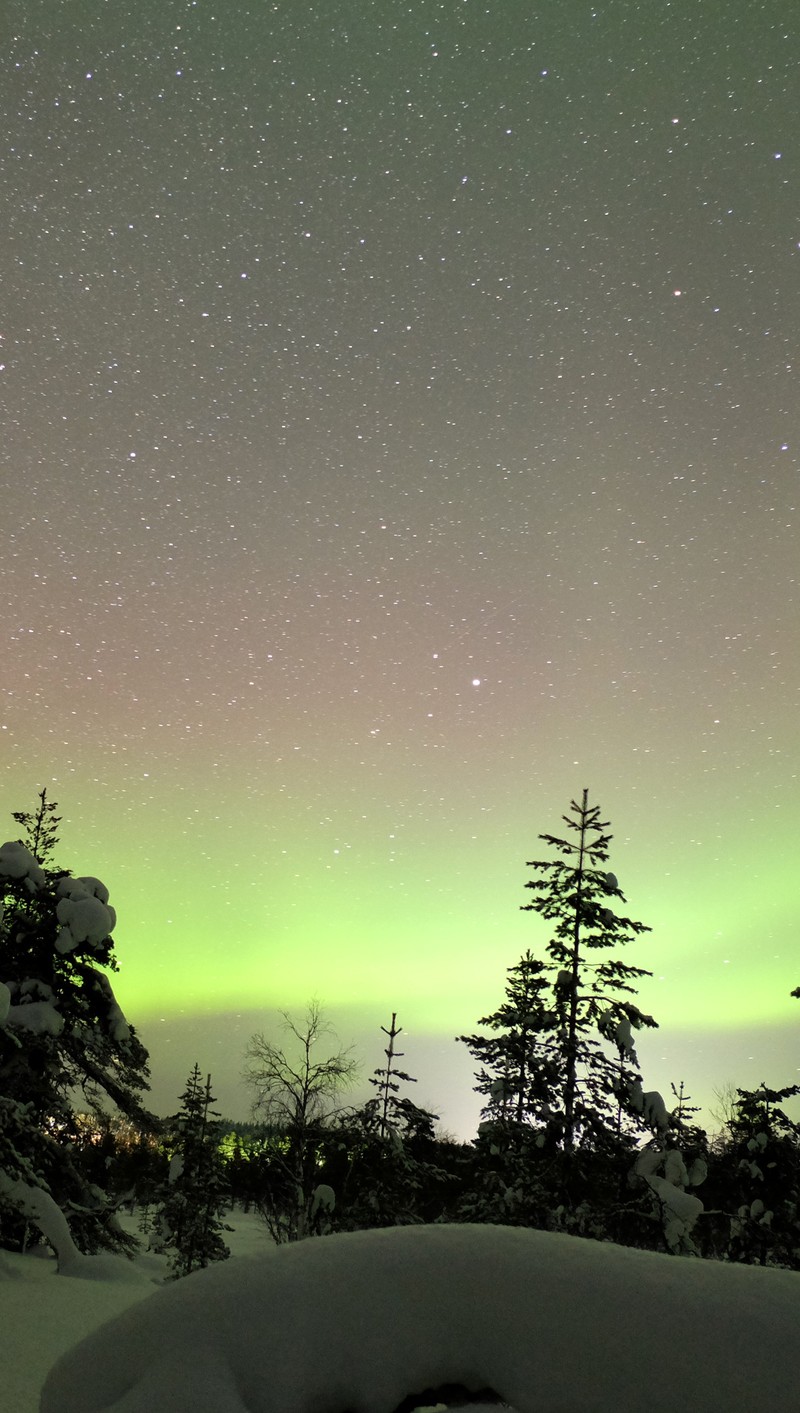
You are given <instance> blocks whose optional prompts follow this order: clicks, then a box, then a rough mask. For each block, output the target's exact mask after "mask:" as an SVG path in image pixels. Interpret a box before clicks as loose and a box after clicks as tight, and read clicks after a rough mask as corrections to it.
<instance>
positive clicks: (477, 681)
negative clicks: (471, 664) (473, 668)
mask: <svg viewBox="0 0 800 1413" xmlns="http://www.w3.org/2000/svg"><path fill="white" fill-rule="evenodd" d="M472 685H473V687H480V685H481V679H480V677H473V679H472Z"/></svg>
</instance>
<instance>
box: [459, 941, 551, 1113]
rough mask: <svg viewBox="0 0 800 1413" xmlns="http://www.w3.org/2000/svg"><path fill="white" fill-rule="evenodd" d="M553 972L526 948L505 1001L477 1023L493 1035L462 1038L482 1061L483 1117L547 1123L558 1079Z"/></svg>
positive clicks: (511, 973) (479, 1088)
mask: <svg viewBox="0 0 800 1413" xmlns="http://www.w3.org/2000/svg"><path fill="white" fill-rule="evenodd" d="M550 971H552V967H550V966H548V964H547V963H546V962H541V961H538V960H537V959H536V958H535V957H533V956H532V954H531V952H530V951H527V952H526V953H525V955H524V956H523V957H521V958H520V960H519V961H518V962H517V963H516V965H515V966H513V967H509V968H508V972H507V976H508V980H507V982H506V989H505V1000H504V1001H503V1002H502V1003H501V1005H500V1006H499V1007H498V1009H497V1010H496V1011H493V1012H492V1013H491V1015H488V1016H481V1019H480V1020H479V1021H478V1024H479V1025H484V1026H487V1027H488V1028H489V1029H490V1030H491V1031H492V1032H493V1033H492V1034H491V1035H489V1036H484V1035H459V1036H458V1039H459V1040H460V1041H462V1042H463V1043H464V1044H465V1045H466V1047H467V1049H468V1050H469V1052H470V1054H471V1055H472V1056H473V1058H474V1059H476V1060H477V1061H478V1063H479V1065H480V1069H479V1070H478V1071H477V1072H476V1076H475V1077H476V1079H477V1084H476V1085H475V1090H476V1092H477V1093H478V1094H483V1095H484V1096H485V1098H486V1101H487V1102H486V1104H485V1105H484V1107H483V1109H482V1111H481V1112H482V1116H483V1117H484V1118H485V1119H488V1120H491V1121H497V1120H500V1121H502V1122H503V1123H505V1124H510V1123H514V1124H530V1125H533V1126H534V1127H537V1128H539V1129H541V1130H543V1129H544V1128H546V1126H547V1124H548V1123H549V1120H550V1117H551V1115H552V1111H553V1102H554V1091H555V1087H556V1085H557V1082H558V1071H557V1065H556V1061H555V1058H554V1052H553V1046H552V1037H553V1030H554V1028H555V1025H556V1015H555V1012H554V1010H553V1007H552V999H551V996H550V984H549V981H548V972H550Z"/></svg>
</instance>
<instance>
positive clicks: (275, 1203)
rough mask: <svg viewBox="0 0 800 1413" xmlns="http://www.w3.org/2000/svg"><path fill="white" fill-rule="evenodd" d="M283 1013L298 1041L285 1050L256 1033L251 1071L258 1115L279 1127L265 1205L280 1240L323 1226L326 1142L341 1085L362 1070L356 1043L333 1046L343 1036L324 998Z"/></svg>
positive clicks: (249, 1054) (271, 1146) (248, 1077)
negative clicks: (317, 1209)
mask: <svg viewBox="0 0 800 1413" xmlns="http://www.w3.org/2000/svg"><path fill="white" fill-rule="evenodd" d="M281 1014H282V1016H283V1030H284V1031H285V1032H286V1033H287V1034H288V1035H289V1036H290V1037H291V1041H290V1046H289V1047H288V1048H287V1049H284V1048H283V1047H282V1046H280V1045H277V1044H276V1043H275V1042H274V1041H272V1040H270V1039H269V1038H268V1037H267V1036H266V1035H264V1034H263V1033H258V1034H256V1035H253V1036H252V1037H251V1039H250V1041H249V1043H248V1046H247V1050H246V1052H245V1061H246V1063H245V1070H244V1076H243V1077H244V1080H245V1082H246V1083H247V1084H248V1085H249V1086H250V1088H251V1090H252V1092H253V1114H254V1117H256V1118H258V1119H260V1120H262V1121H263V1122H264V1123H265V1124H266V1125H267V1126H268V1128H269V1130H270V1133H271V1137H270V1141H269V1143H268V1145H265V1149H266V1148H267V1147H268V1152H267V1151H265V1152H264V1158H265V1159H268V1162H267V1172H268V1185H267V1188H266V1191H265V1192H264V1193H263V1194H262V1197H261V1201H260V1204H259V1205H260V1207H261V1211H262V1213H263V1215H264V1218H265V1220H266V1222H267V1224H268V1226H269V1229H270V1232H271V1233H272V1236H273V1238H274V1240H275V1241H278V1242H283V1241H298V1240H300V1239H301V1238H302V1237H304V1236H307V1235H310V1234H311V1233H312V1232H313V1231H314V1229H315V1224H314V1218H313V1217H312V1209H313V1207H314V1193H315V1191H316V1188H317V1186H318V1169H317V1154H318V1149H319V1145H320V1142H321V1139H322V1136H323V1133H324V1130H325V1128H326V1126H327V1125H328V1124H329V1123H330V1121H331V1119H332V1118H333V1116H334V1114H335V1113H336V1111H337V1107H338V1100H339V1096H340V1094H341V1092H342V1091H343V1090H344V1089H347V1088H349V1087H350V1085H351V1084H353V1083H354V1081H355V1078H356V1074H357V1065H356V1062H355V1060H354V1058H353V1056H352V1052H351V1050H350V1049H343V1048H341V1047H339V1048H338V1049H335V1050H334V1051H333V1053H327V1052H328V1049H329V1046H330V1045H331V1044H336V1037H335V1036H334V1034H333V1031H332V1027H331V1026H330V1024H329V1023H328V1022H327V1021H326V1020H325V1018H324V1016H323V1013H322V1008H321V1006H320V1005H319V1002H317V1001H311V1002H310V1003H309V1005H308V1006H307V1008H306V1014H305V1021H304V1022H298V1021H295V1020H293V1019H292V1017H291V1015H289V1013H288V1012H287V1011H283V1012H281ZM321 1047H324V1048H323V1050H322V1053H321Z"/></svg>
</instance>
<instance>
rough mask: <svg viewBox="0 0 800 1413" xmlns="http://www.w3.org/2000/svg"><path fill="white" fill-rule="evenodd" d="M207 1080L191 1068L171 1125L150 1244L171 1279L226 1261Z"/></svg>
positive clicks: (224, 1191)
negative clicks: (164, 1255) (161, 1254)
mask: <svg viewBox="0 0 800 1413" xmlns="http://www.w3.org/2000/svg"><path fill="white" fill-rule="evenodd" d="M213 1103H214V1096H213V1094H212V1093H211V1075H209V1076H208V1078H207V1079H206V1082H205V1084H204V1083H203V1081H202V1079H201V1076H200V1069H199V1066H198V1065H197V1064H195V1066H194V1069H193V1070H192V1072H191V1074H190V1075H189V1078H188V1079H187V1081H186V1088H185V1089H184V1091H183V1093H182V1095H181V1107H180V1110H179V1112H178V1114H177V1116H176V1118H175V1121H174V1138H173V1143H174V1148H173V1154H172V1159H171V1162H170V1170H169V1177H168V1180H167V1184H166V1187H165V1189H164V1191H163V1193H162V1196H161V1201H160V1202H159V1203H158V1206H157V1210H156V1214H155V1221H154V1238H155V1239H154V1240H153V1241H152V1244H153V1245H155V1246H157V1247H158V1249H160V1250H162V1251H167V1252H168V1253H169V1258H170V1260H169V1268H170V1275H171V1277H172V1279H173V1280H177V1279H178V1278H179V1277H180V1276H188V1275H189V1274H190V1273H191V1272H192V1271H195V1270H197V1269H198V1268H200V1267H203V1266H207V1265H209V1263H210V1262H211V1261H224V1260H226V1259H227V1257H228V1256H230V1254H231V1253H230V1250H229V1248H228V1247H227V1246H226V1245H225V1241H224V1238H223V1235H222V1233H223V1232H224V1231H230V1227H226V1225H225V1223H224V1221H223V1216H224V1211H225V1208H226V1206H227V1203H228V1200H229V1191H228V1185H227V1182H226V1180H225V1172H224V1166H223V1162H222V1158H221V1155H220V1151H219V1139H220V1134H221V1125H220V1122H219V1115H218V1114H217V1113H216V1112H215V1111H214V1110H213V1109H212V1107H211V1106H212V1104H213Z"/></svg>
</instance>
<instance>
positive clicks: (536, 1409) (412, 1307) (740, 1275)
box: [41, 1226, 800, 1413]
mask: <svg viewBox="0 0 800 1413" xmlns="http://www.w3.org/2000/svg"><path fill="white" fill-rule="evenodd" d="M798 1328H800V1278H799V1277H798V1275H796V1274H795V1273H794V1272H791V1271H781V1270H761V1269H757V1268H753V1267H745V1266H730V1265H722V1264H719V1263H715V1262H710V1261H700V1260H691V1259H687V1258H683V1259H682V1258H679V1257H674V1256H665V1255H664V1256H662V1255H657V1254H654V1253H652V1252H647V1251H636V1250H631V1249H628V1248H624V1247H618V1246H612V1245H608V1244H604V1243H599V1242H591V1241H586V1240H581V1239H580V1238H577V1237H569V1236H561V1235H557V1234H554V1233H548V1232H538V1231H530V1230H526V1229H520V1228H511V1227H490V1226H429V1227H394V1228H390V1229H388V1230H381V1231H365V1232H354V1233H348V1234H346V1235H334V1236H328V1237H322V1238H320V1239H317V1240H311V1241H305V1242H301V1243H298V1244H297V1245H292V1246H284V1247H280V1248H276V1249H275V1250H274V1251H270V1252H268V1253H267V1254H266V1255H264V1256H262V1257H252V1258H244V1259H242V1260H240V1261H237V1262H235V1263H234V1262H231V1263H230V1264H228V1263H226V1264H224V1265H219V1266H214V1267H208V1268H207V1269H206V1270H203V1271H198V1272H196V1273H195V1274H193V1275H190V1276H188V1277H186V1278H185V1279H183V1280H181V1281H179V1282H177V1283H175V1284H173V1285H169V1286H165V1287H163V1288H162V1289H160V1290H158V1291H156V1292H155V1293H154V1294H153V1295H152V1296H150V1297H148V1298H146V1299H145V1300H144V1301H142V1302H141V1303H140V1304H138V1305H136V1306H135V1307H133V1308H131V1309H130V1310H127V1311H125V1313H124V1314H122V1315H120V1316H119V1317H118V1318H117V1319H115V1320H113V1321H110V1322H109V1323H108V1324H106V1325H104V1326H103V1327H102V1328H101V1329H100V1330H98V1331H97V1332H96V1333H95V1334H93V1335H91V1336H90V1337H89V1338H88V1339H86V1340H84V1341H83V1343H81V1344H80V1345H78V1346H77V1347H76V1348H75V1349H74V1350H72V1351H71V1352H70V1353H69V1354H67V1355H66V1356H64V1357H63V1358H62V1359H61V1360H60V1361H59V1362H58V1363H57V1364H56V1366H55V1368H54V1369H53V1370H52V1371H51V1373H50V1375H49V1377H48V1379H47V1382H46V1384H45V1388H44V1391H43V1394H42V1402H41V1410H42V1413H100V1410H110V1409H116V1410H118V1413H123V1411H124V1413H162V1410H164V1413H166V1411H167V1410H169V1413H243V1410H248V1413H343V1411H344V1410H346V1409H349V1410H353V1413H391V1410H393V1409H394V1408H396V1406H397V1405H398V1404H399V1403H400V1402H401V1400H402V1399H403V1398H404V1397H405V1396H407V1395H408V1394H411V1393H415V1392H418V1391H422V1390H424V1389H428V1388H436V1387H438V1386H440V1385H442V1384H446V1383H456V1384H461V1385H464V1386H465V1387H466V1388H468V1389H470V1390H478V1389H484V1388H487V1387H488V1388H490V1389H493V1390H494V1391H496V1393H497V1394H499V1395H500V1396H501V1397H502V1399H503V1400H505V1401H507V1402H509V1403H511V1404H512V1405H513V1406H514V1407H515V1408H516V1409H518V1410H519V1413H579V1410H591V1413H620V1410H621V1409H628V1410H635V1409H641V1408H647V1410H648V1413H675V1409H676V1408H683V1407H689V1408H692V1407H693V1408H702V1409H703V1413H723V1411H724V1413H753V1410H754V1409H757V1408H763V1409H766V1408H768V1409H770V1413H788V1410H790V1409H791V1410H793V1413H796V1409H797V1406H798V1393H797V1376H796V1369H795V1367H794V1366H795V1359H794V1354H793V1350H794V1349H795V1348H796V1338H797V1331H798Z"/></svg>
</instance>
